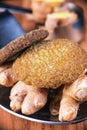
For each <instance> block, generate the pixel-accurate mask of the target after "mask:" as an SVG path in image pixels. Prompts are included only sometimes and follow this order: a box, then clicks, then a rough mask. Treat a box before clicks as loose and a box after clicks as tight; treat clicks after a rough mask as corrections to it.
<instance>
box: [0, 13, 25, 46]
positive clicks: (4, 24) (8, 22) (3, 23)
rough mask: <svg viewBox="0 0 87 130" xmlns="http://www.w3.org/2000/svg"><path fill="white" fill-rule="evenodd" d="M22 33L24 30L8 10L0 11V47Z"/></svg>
mask: <svg viewBox="0 0 87 130" xmlns="http://www.w3.org/2000/svg"><path fill="white" fill-rule="evenodd" d="M23 34H25V31H24V30H23V28H22V27H21V26H20V24H19V23H18V21H17V20H16V18H15V17H14V16H13V15H12V14H11V13H10V12H8V11H5V12H3V13H0V48H2V47H3V46H5V45H6V44H7V43H9V42H10V41H12V40H14V39H16V38H17V37H19V36H21V35H23Z"/></svg>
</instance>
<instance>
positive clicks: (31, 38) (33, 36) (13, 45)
mask: <svg viewBox="0 0 87 130" xmlns="http://www.w3.org/2000/svg"><path fill="white" fill-rule="evenodd" d="M47 36H48V32H47V31H46V30H43V29H37V30H33V31H31V32H28V33H26V34H25V35H23V36H21V37H19V38H17V39H15V40H13V41H11V42H10V43H8V44H7V45H6V46H4V47H3V48H2V49H0V64H2V63H4V62H6V61H7V60H8V59H10V58H12V57H13V56H15V55H16V54H18V53H19V52H20V51H22V50H23V49H25V48H27V47H29V46H31V45H32V44H35V43H37V42H39V41H41V40H43V39H45V38H46V37H47Z"/></svg>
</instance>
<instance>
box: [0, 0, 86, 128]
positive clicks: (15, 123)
mask: <svg viewBox="0 0 87 130" xmlns="http://www.w3.org/2000/svg"><path fill="white" fill-rule="evenodd" d="M72 1H73V2H75V3H77V4H79V5H80V6H81V7H82V8H83V9H84V17H85V34H84V40H83V41H82V43H81V46H82V47H83V48H84V49H85V50H86V51H87V2H86V3H85V2H84V1H83V0H72ZM0 130H87V121H84V122H81V123H78V124H73V125H63V126H61V125H47V124H40V123H36V122H31V121H27V120H24V119H21V118H19V117H16V116H13V115H11V114H9V113H7V112H6V111H4V110H2V109H1V108H0Z"/></svg>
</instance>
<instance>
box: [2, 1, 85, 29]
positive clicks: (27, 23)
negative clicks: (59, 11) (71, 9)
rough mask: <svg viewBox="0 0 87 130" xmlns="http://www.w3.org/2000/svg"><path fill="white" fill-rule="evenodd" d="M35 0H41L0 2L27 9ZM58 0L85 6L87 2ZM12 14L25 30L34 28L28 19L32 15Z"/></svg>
mask: <svg viewBox="0 0 87 130" xmlns="http://www.w3.org/2000/svg"><path fill="white" fill-rule="evenodd" d="M37 1H41V0H0V3H6V4H10V5H15V6H20V7H24V8H27V9H29V8H32V2H37ZM42 1H44V0H42ZM45 1H46V0H45ZM50 1H51V0H50ZM52 1H53V0H52ZM54 1H55V0H54ZM58 1H59V2H60V3H61V1H62V2H73V3H76V4H78V5H80V6H82V5H84V6H87V4H86V3H87V0H58ZM81 3H84V4H81ZM83 9H84V8H83ZM14 15H15V16H16V18H17V19H18V21H19V23H20V24H21V25H22V27H23V28H24V29H25V30H26V31H29V30H31V29H32V28H34V22H31V21H33V20H30V19H32V18H31V17H32V16H29V15H27V14H15V13H14Z"/></svg>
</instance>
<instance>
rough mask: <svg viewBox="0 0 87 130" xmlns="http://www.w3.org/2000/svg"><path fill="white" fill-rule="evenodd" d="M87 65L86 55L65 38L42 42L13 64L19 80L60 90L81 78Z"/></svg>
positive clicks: (15, 74)
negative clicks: (60, 87) (64, 85)
mask: <svg viewBox="0 0 87 130" xmlns="http://www.w3.org/2000/svg"><path fill="white" fill-rule="evenodd" d="M86 66H87V54H86V53H85V52H84V51H83V50H82V49H81V48H80V46H79V45H78V44H77V43H73V42H71V41H69V40H66V39H57V40H56V39H55V40H52V41H43V42H40V43H38V44H36V45H34V46H32V47H30V48H29V49H27V50H26V51H25V52H24V53H23V54H22V55H21V56H20V57H18V58H17V60H16V61H15V62H14V64H13V67H12V70H13V74H14V76H15V77H16V78H17V79H18V80H23V81H24V82H25V83H27V84H29V85H33V86H37V87H45V88H57V87H58V86H60V85H61V84H66V83H71V82H73V81H74V80H76V79H77V78H78V76H79V75H80V74H81V73H82V72H83V70H84V69H85V67H86Z"/></svg>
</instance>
